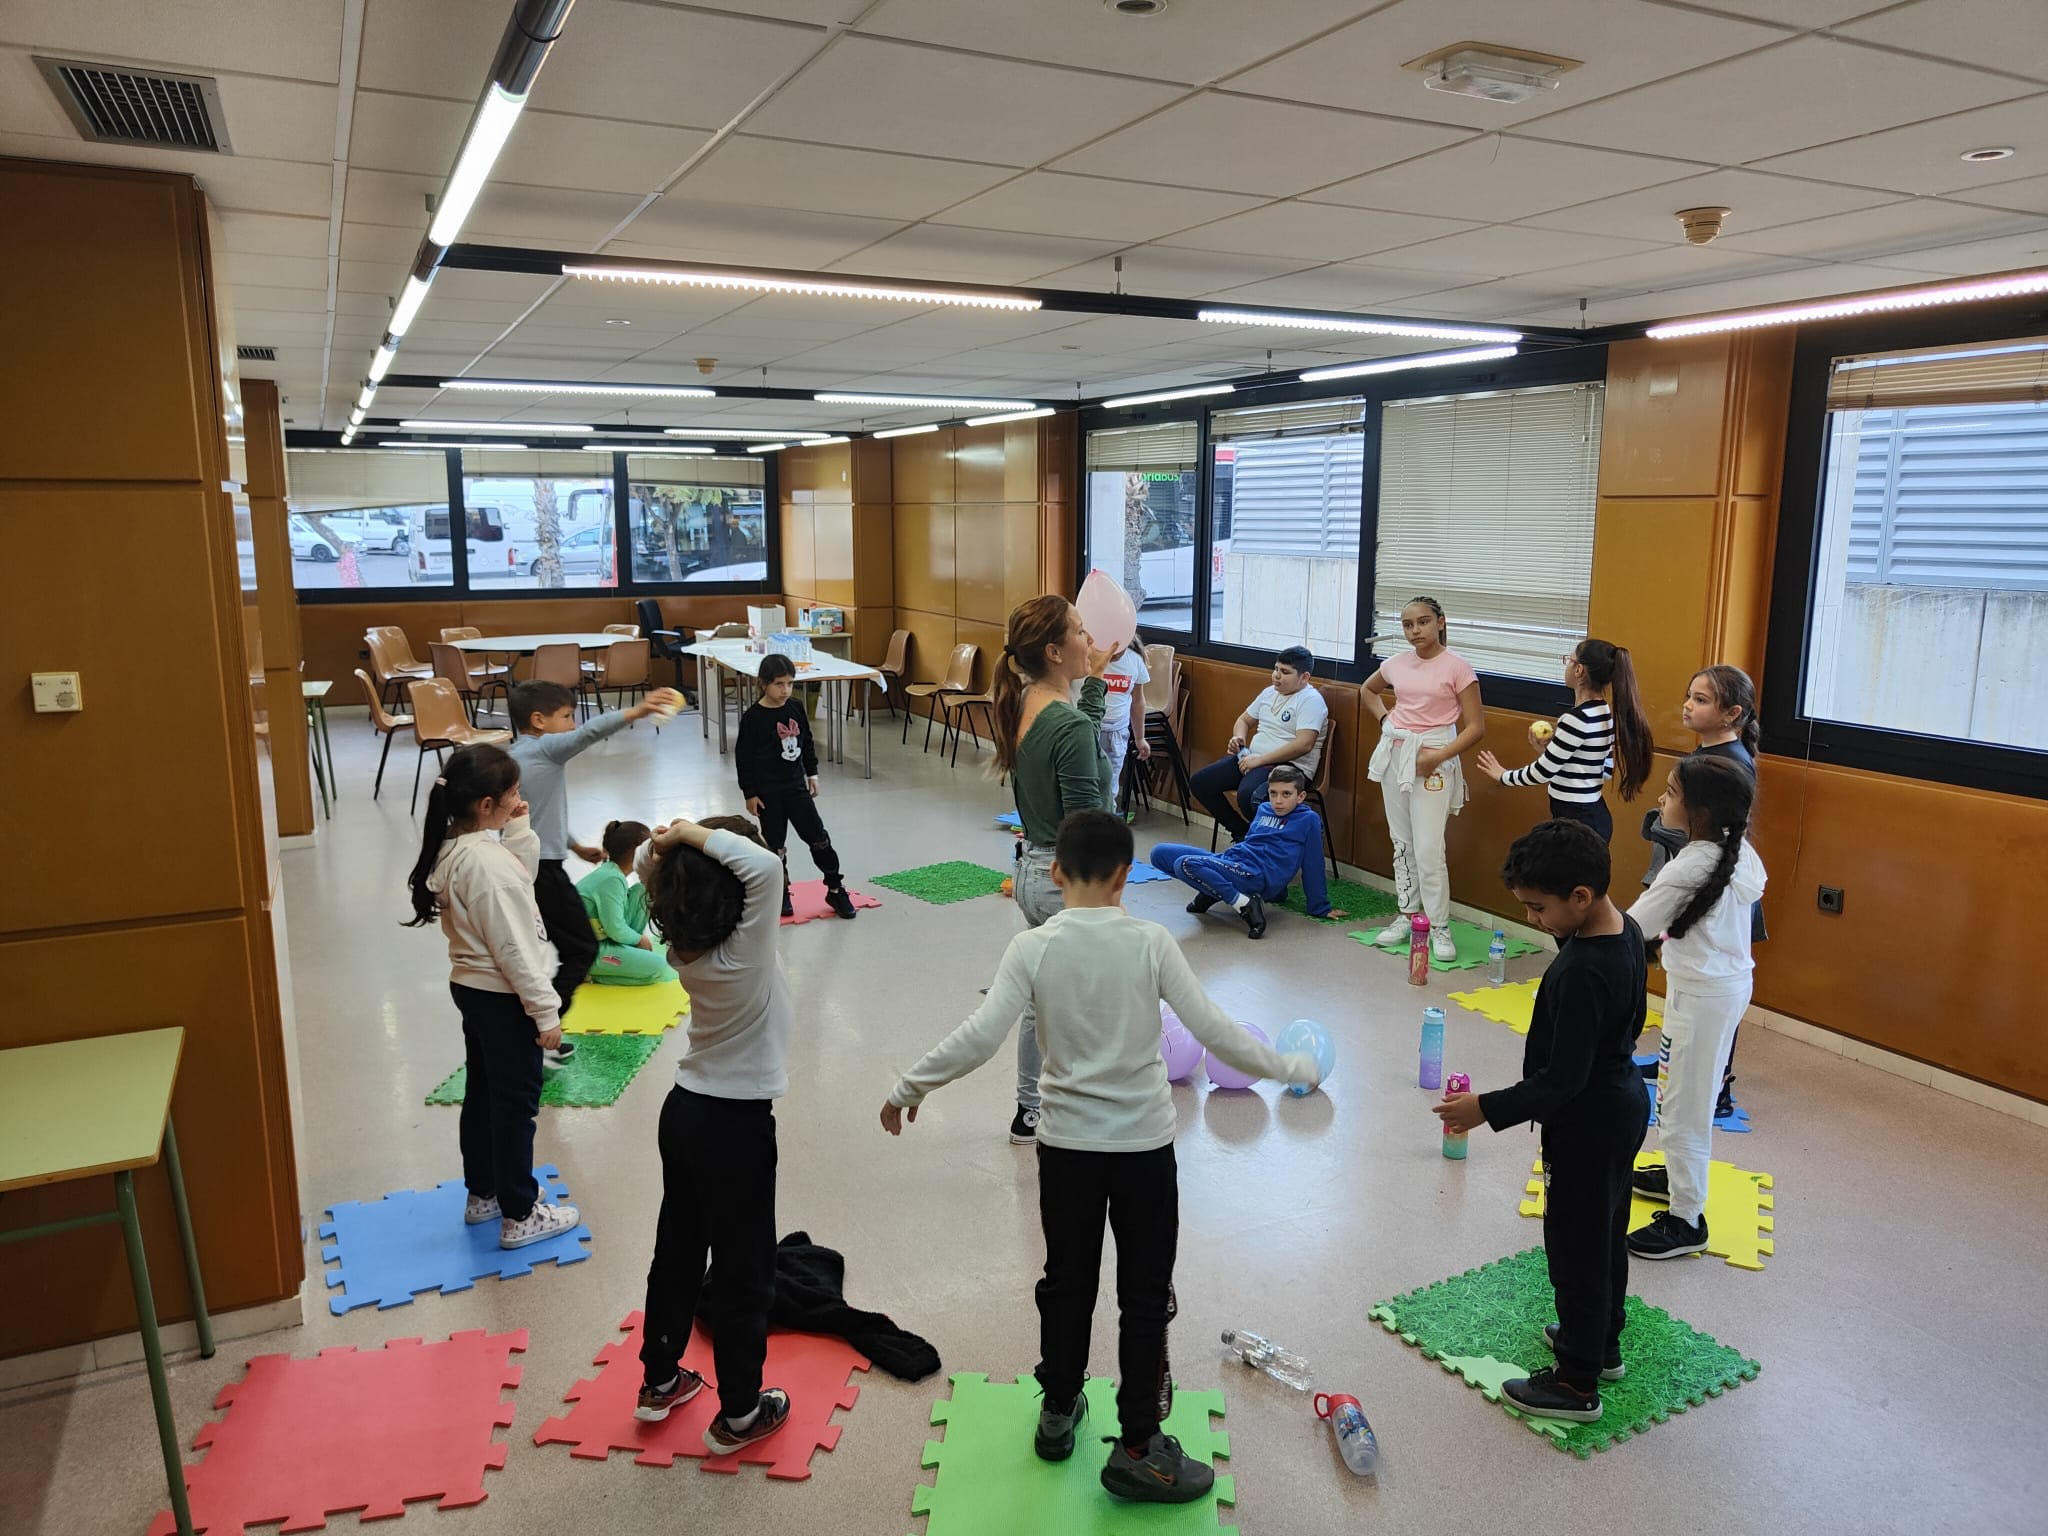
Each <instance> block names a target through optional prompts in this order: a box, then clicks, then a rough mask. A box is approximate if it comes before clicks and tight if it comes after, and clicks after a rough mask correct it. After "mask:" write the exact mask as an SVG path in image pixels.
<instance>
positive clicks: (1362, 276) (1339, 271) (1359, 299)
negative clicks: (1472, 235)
mask: <svg viewBox="0 0 2048 1536" xmlns="http://www.w3.org/2000/svg"><path fill="white" fill-rule="evenodd" d="M1476 281H1478V279H1477V278H1475V277H1473V276H1472V275H1471V274H1469V273H1459V272H1447V271H1443V270H1440V269H1438V270H1431V271H1427V272H1424V271H1417V270H1413V269H1411V268H1406V267H1395V266H1391V265H1389V266H1373V265H1369V264H1367V263H1365V262H1349V261H1340V262H1336V263H1334V264H1332V265H1330V266H1327V267H1317V268H1315V269H1314V270H1313V271H1308V272H1296V273H1294V274H1292V275H1291V276H1288V277H1276V278H1270V279H1268V280H1266V281H1264V282H1257V283H1247V284H1245V285H1244V286H1242V287H1238V288H1232V289H1230V290H1229V291H1228V292H1226V293H1221V294H1218V295H1217V297H1219V298H1227V299H1229V300H1230V301H1231V302H1232V303H1234V304H1298V305H1303V306H1306V307H1308V308H1311V309H1338V310H1345V309H1352V310H1358V309H1371V308H1372V307H1373V306H1374V305H1375V304H1383V303H1385V302H1387V301H1388V300H1389V299H1405V298H1408V297H1411V296H1412V295H1415V294H1422V293H1435V292H1437V291H1439V290H1441V289H1445V288H1457V287H1462V286H1464V285H1466V284H1469V283H1473V282H1476Z"/></svg>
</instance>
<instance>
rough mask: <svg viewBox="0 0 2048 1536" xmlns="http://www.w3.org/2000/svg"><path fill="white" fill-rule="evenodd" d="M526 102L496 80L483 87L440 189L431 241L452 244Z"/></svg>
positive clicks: (446, 244) (488, 178) (431, 230)
mask: <svg viewBox="0 0 2048 1536" xmlns="http://www.w3.org/2000/svg"><path fill="white" fill-rule="evenodd" d="M525 105H526V98H525V97H524V96H514V95H513V94H512V93H511V92H510V91H508V90H506V89H505V88H504V87H503V86H502V85H499V84H498V83H497V82H496V81H495V80H494V81H492V82H491V84H490V85H489V86H488V87H486V88H485V90H484V99H483V101H482V102H481V103H480V104H479V105H478V107H477V112H476V117H475V119H474V120H473V121H472V122H471V123H470V125H469V137H468V138H466V139H464V140H463V141H462V153H461V154H460V155H458V156H457V157H456V159H455V169H454V170H453V171H451V172H450V173H449V176H448V185H447V186H445V187H443V188H442V189H441V201H440V202H439V203H438V204H437V205H436V206H435V209H434V222H433V223H432V224H430V225H428V226H427V238H428V239H429V240H431V241H433V242H434V244H436V245H438V246H442V247H444V248H445V247H447V246H451V245H453V244H454V243H455V237H456V236H457V235H459V234H461V233H462V226H463V224H464V223H465V222H466V221H467V220H468V218H469V210H470V209H471V208H473V207H475V206H476V199H477V194H478V193H480V192H482V191H483V189H484V183H485V182H486V181H488V180H490V176H491V167H492V166H493V165H495V164H497V162H498V152H499V151H500V150H502V149H503V148H504V147H505V140H506V139H507V138H509V137H511V134H512V125H513V124H514V123H516V122H518V121H519V110H520V108H522V107H524V106H525Z"/></svg>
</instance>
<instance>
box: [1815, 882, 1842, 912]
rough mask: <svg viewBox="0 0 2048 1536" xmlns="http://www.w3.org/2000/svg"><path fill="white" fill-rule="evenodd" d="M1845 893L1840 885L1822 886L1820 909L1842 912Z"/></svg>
mask: <svg viewBox="0 0 2048 1536" xmlns="http://www.w3.org/2000/svg"><path fill="white" fill-rule="evenodd" d="M1843 900H1844V893H1843V891H1842V888H1841V887H1840V886H1839V885H1824V886H1822V887H1821V888H1820V909H1821V911H1823V912H1833V913H1835V914H1837V915H1839V914H1840V913H1841V910H1842V902H1843Z"/></svg>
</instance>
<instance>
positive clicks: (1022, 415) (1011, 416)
mask: <svg viewBox="0 0 2048 1536" xmlns="http://www.w3.org/2000/svg"><path fill="white" fill-rule="evenodd" d="M1052 414H1053V408H1052V407H1051V406H1049V405H1041V406H1039V407H1038V408H1037V409H1036V410H1031V411H1005V412H1003V414H1002V415H1000V416H970V417H968V418H967V425H968V426H970V427H992V426H994V425H996V423H998V422H1003V421H1036V420H1037V419H1038V418H1039V417H1041V416H1050V415H1052Z"/></svg>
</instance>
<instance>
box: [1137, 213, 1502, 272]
mask: <svg viewBox="0 0 2048 1536" xmlns="http://www.w3.org/2000/svg"><path fill="white" fill-rule="evenodd" d="M1474 227H1475V226H1474V225H1473V224H1472V223H1471V222H1470V221H1468V220H1464V219H1437V218H1425V217H1423V216H1421V215H1418V214H1412V213H1381V212H1379V211H1378V210H1376V209H1364V208H1340V207H1337V206H1335V205H1334V204H1331V203H1303V202H1287V203H1273V204H1270V205H1268V206H1267V207H1264V208H1260V209H1256V210H1254V211H1253V212H1250V213H1240V214H1237V215H1235V216H1234V217H1231V218H1227V219H1219V220H1217V221H1216V222H1215V223H1213V224H1204V225H1203V226H1202V227H1201V228H1199V229H1188V230H1183V231H1181V232H1180V233H1179V234H1177V235H1172V236H1169V237H1168V238H1167V239H1166V240H1165V241H1164V242H1162V243H1163V244H1167V245H1184V246H1189V247H1191V248H1193V249H1195V250H1201V251H1243V252H1246V253H1247V254H1250V255H1253V256H1262V255H1278V254H1280V253H1283V252H1288V253H1292V254H1295V255H1300V256H1312V257H1314V258H1316V259H1317V260H1319V261H1343V260H1346V259H1347V258H1349V257H1353V256H1367V255H1370V254H1371V253H1372V252H1374V251H1384V250H1387V249H1389V248H1390V247H1392V246H1396V245H1414V244H1415V243H1417V242H1418V241H1422V240H1430V239H1434V238H1436V237H1437V236H1440V235H1451V234H1457V233H1459V232H1460V231H1463V230H1468V229H1472V228H1474Z"/></svg>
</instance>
